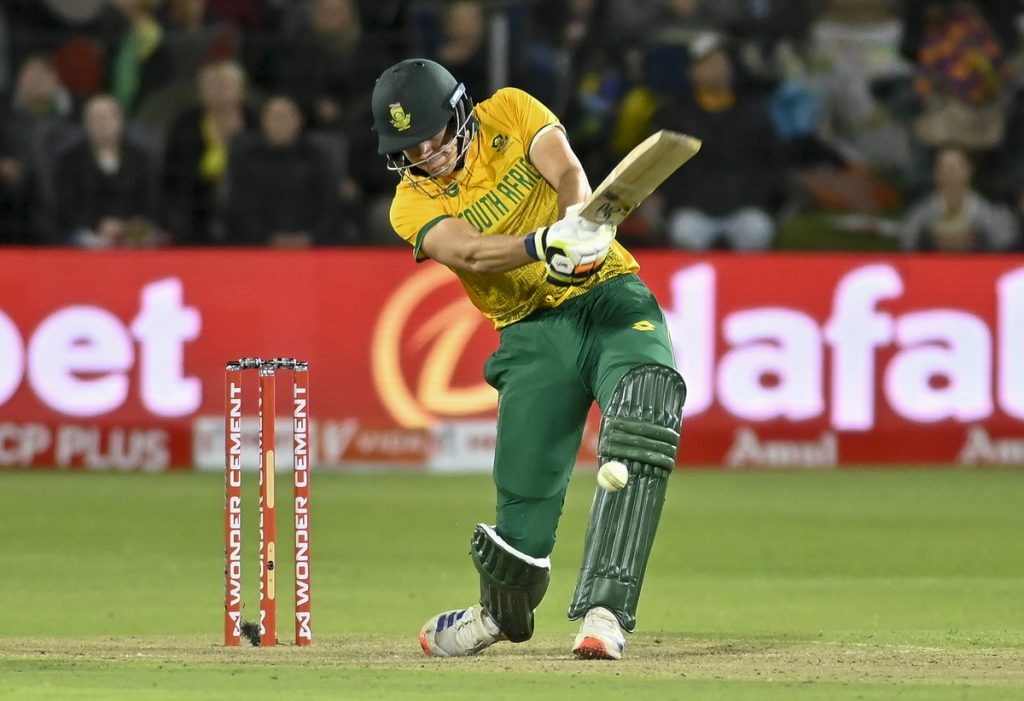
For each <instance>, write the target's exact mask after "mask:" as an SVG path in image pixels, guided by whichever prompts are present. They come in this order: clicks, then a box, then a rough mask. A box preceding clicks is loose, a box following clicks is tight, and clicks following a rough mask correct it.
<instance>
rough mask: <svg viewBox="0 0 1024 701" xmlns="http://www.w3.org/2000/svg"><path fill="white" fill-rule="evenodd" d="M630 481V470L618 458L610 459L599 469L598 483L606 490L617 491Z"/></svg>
mask: <svg viewBox="0 0 1024 701" xmlns="http://www.w3.org/2000/svg"><path fill="white" fill-rule="evenodd" d="M628 481H629V470H627V469H626V466H625V465H623V464H622V463H621V462H619V461H618V460H609V461H608V462H606V463H605V464H604V465H601V469H600V470H598V471H597V484H598V486H599V487H601V489H603V490H604V491H606V492H617V491H619V490H620V489H622V488H623V487H625V486H626V482H628Z"/></svg>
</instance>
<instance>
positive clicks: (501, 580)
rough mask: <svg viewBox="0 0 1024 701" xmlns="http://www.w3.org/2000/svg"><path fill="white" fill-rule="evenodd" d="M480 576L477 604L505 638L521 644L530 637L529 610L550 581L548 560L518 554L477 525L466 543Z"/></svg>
mask: <svg viewBox="0 0 1024 701" xmlns="http://www.w3.org/2000/svg"><path fill="white" fill-rule="evenodd" d="M470 547H471V553H472V556H473V564H474V565H475V566H476V569H477V571H478V572H479V573H480V604H481V605H482V606H483V607H484V608H485V609H487V613H489V614H490V616H491V618H493V619H494V622H495V623H497V624H498V628H500V629H501V632H502V633H504V634H505V637H506V638H508V639H509V640H511V641H512V642H514V643H521V642H523V641H525V640H529V639H530V638H531V637H532V636H533V610H534V609H535V608H537V605H538V604H540V601H541V599H543V598H544V592H546V591H547V589H548V582H549V581H550V580H551V561H550V560H549V559H548V558H546V557H545V558H543V559H539V558H535V557H530V556H529V555H526V554H525V553H521V552H519V551H518V550H516V549H515V548H513V547H512V546H511V545H509V544H508V543H506V542H505V541H504V540H503V539H502V538H501V536H499V535H498V534H497V533H496V532H495V531H494V529H493V528H492V527H490V526H487V525H484V524H482V523H478V524H477V526H476V528H475V529H474V530H473V538H472V540H471V541H470Z"/></svg>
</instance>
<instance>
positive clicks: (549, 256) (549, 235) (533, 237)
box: [527, 216, 615, 287]
mask: <svg viewBox="0 0 1024 701" xmlns="http://www.w3.org/2000/svg"><path fill="white" fill-rule="evenodd" d="M614 235H615V227H613V226H608V225H602V226H597V227H596V228H595V226H594V225H593V224H592V223H591V222H586V221H584V220H583V219H580V218H579V217H577V216H566V217H565V218H563V219H559V220H558V221H557V222H555V223H554V224H552V225H551V226H548V227H544V228H542V229H540V230H538V231H537V232H536V233H535V234H530V236H529V237H527V239H528V241H527V251H528V252H530V253H531V254H532V255H533V256H534V257H535V258H537V260H543V261H544V263H545V265H546V266H547V279H548V282H550V283H551V284H553V285H560V286H563V287H566V286H569V285H578V284H580V283H581V282H583V281H584V280H586V279H587V278H588V277H590V276H591V275H593V274H594V273H596V272H597V271H598V270H600V269H601V266H602V265H604V261H605V258H607V257H608V250H609V248H611V245H612V238H613V237H614ZM530 243H532V244H533V249H534V250H532V251H531V246H530Z"/></svg>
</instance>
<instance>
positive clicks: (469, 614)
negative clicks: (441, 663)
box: [420, 605, 502, 657]
mask: <svg viewBox="0 0 1024 701" xmlns="http://www.w3.org/2000/svg"><path fill="white" fill-rule="evenodd" d="M501 639H502V635H501V631H500V630H498V626H497V625H496V624H495V623H494V621H493V620H491V617H490V615H489V614H488V613H487V612H486V611H484V608H483V606H479V605H477V606H474V607H472V608H468V609H462V610H458V609H456V610H455V611H445V612H444V613H441V614H438V615H437V616H436V617H435V618H431V619H430V620H429V621H427V622H426V623H425V624H423V627H422V628H421V629H420V647H422V648H423V652H425V653H427V654H428V655H430V656H431V657H467V656H469V655H475V654H476V653H478V652H480V651H481V650H483V649H484V648H485V647H489V646H491V645H493V644H494V643H496V642H498V641H499V640H501Z"/></svg>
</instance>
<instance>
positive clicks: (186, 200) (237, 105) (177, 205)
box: [164, 61, 256, 245]
mask: <svg viewBox="0 0 1024 701" xmlns="http://www.w3.org/2000/svg"><path fill="white" fill-rule="evenodd" d="M255 121H256V120H255V116H254V115H253V113H252V112H251V110H250V109H249V108H248V107H247V106H246V104H245V73H244V72H243V71H242V67H241V66H240V65H239V64H237V63H235V62H234V61H222V62H219V63H212V64H209V65H207V66H204V67H203V68H202V69H201V70H200V71H199V105H197V106H195V107H193V108H190V109H188V110H186V111H185V112H184V113H183V114H181V115H180V116H179V117H178V118H177V119H176V120H175V121H174V123H173V124H172V125H171V128H170V131H169V133H168V136H167V145H166V148H165V149H164V196H165V197H166V198H167V201H166V208H165V219H166V225H167V227H168V228H169V229H170V231H171V232H172V234H173V235H174V240H175V242H176V243H178V244H185V245H198V244H210V243H217V242H218V241H219V240H221V239H222V238H223V228H222V224H223V222H222V212H223V206H222V195H221V187H220V186H221V181H222V179H223V177H224V175H225V173H226V172H227V165H228V144H229V143H230V141H231V138H232V137H233V136H235V135H236V134H239V133H241V132H243V131H245V130H246V129H247V128H249V127H251V126H253V125H254V124H255Z"/></svg>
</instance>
